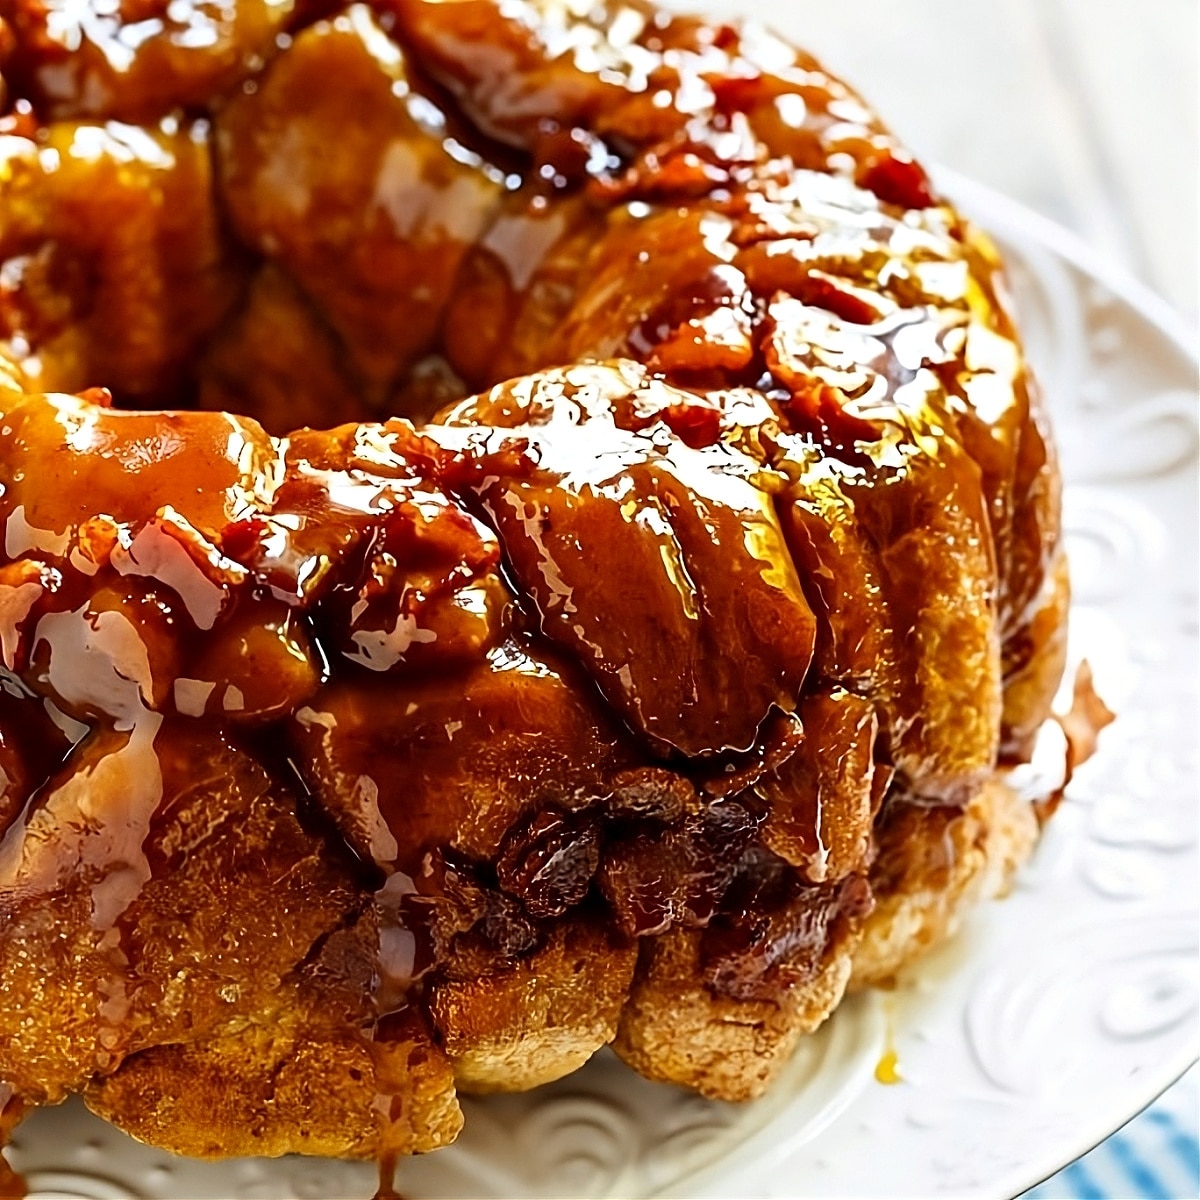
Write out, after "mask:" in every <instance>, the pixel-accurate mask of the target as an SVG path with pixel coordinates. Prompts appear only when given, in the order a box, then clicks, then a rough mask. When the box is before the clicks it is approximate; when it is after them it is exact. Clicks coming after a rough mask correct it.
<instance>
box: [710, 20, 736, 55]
mask: <svg viewBox="0 0 1200 1200" xmlns="http://www.w3.org/2000/svg"><path fill="white" fill-rule="evenodd" d="M739 41H740V39H739V36H738V31H737V27H736V26H734V25H728V24H724V25H718V26H717V28H716V29H714V30H713V39H712V44H713V45H714V46H715V47H716V48H717V49H718V50H726V51H729V50H733V49H735V48H736V47H737V45H738V43H739Z"/></svg>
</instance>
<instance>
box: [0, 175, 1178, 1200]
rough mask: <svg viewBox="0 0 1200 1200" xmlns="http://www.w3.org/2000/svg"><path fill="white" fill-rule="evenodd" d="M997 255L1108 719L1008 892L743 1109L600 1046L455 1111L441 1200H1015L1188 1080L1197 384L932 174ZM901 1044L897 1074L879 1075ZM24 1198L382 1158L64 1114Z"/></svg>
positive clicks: (412, 1165) (37, 1154)
mask: <svg viewBox="0 0 1200 1200" xmlns="http://www.w3.org/2000/svg"><path fill="white" fill-rule="evenodd" d="M940 180H941V183H942V185H943V186H944V187H945V188H946V190H947V191H948V192H950V194H951V195H953V196H954V198H955V199H956V200H957V201H958V202H959V204H960V205H961V207H962V208H964V209H965V210H966V211H967V212H968V213H969V214H970V215H972V216H974V217H975V218H976V219H978V221H979V222H980V223H981V224H982V225H984V226H985V227H986V228H988V229H989V230H991V231H992V232H993V233H994V235H995V236H996V237H997V238H998V240H999V241H1000V242H1001V244H1002V246H1003V247H1004V249H1005V251H1006V254H1007V257H1008V260H1009V263H1010V268H1011V276H1012V282H1013V286H1014V290H1015V292H1016V295H1017V300H1018V304H1019V306H1020V309H1021V314H1022V327H1023V330H1024V333H1025V336H1026V341H1027V344H1028V350H1029V355H1030V358H1031V359H1032V361H1033V362H1034V364H1035V366H1036V368H1037V370H1038V373H1039V376H1040V378H1041V380H1042V383H1043V386H1044V388H1045V391H1046V393H1047V396H1048V398H1049V402H1050V407H1051V411H1052V414H1053V419H1054V424H1055V430H1056V434H1057V438H1058V443H1059V446H1060V449H1061V453H1062V461H1063V469H1064V475H1065V479H1066V490H1065V520H1066V527H1067V536H1068V540H1069V547H1070V551H1071V556H1072V568H1073V581H1074V591H1075V602H1074V605H1073V609H1072V628H1071V654H1072V661H1073V662H1077V661H1078V660H1079V659H1080V658H1084V657H1086V658H1087V659H1088V660H1089V661H1090V663H1091V664H1092V666H1093V668H1094V671H1095V676H1096V682H1097V686H1098V688H1099V690H1100V692H1101V694H1102V695H1103V696H1104V698H1105V699H1106V700H1107V701H1108V703H1109V704H1110V706H1112V707H1113V708H1114V709H1116V710H1117V712H1118V713H1119V714H1120V715H1119V720H1118V721H1117V723H1116V724H1115V725H1113V726H1112V727H1110V728H1109V729H1108V730H1106V731H1105V732H1104V734H1103V735H1102V738H1101V745H1100V750H1099V752H1098V753H1097V755H1096V756H1095V758H1094V759H1092V760H1091V761H1090V762H1089V763H1087V764H1086V765H1085V766H1084V767H1083V768H1082V769H1081V770H1080V771H1079V773H1078V775H1077V776H1076V778H1075V780H1074V781H1073V782H1072V784H1071V786H1070V789H1069V791H1068V794H1067V801H1066V802H1065V803H1064V804H1063V806H1062V808H1061V809H1060V811H1059V812H1058V814H1057V816H1056V817H1055V819H1054V821H1053V822H1052V823H1051V825H1050V827H1049V829H1048V831H1047V834H1046V837H1045V839H1044V840H1043V843H1042V845H1041V846H1040V847H1039V849H1038V851H1037V854H1036V857H1035V859H1034V861H1033V862H1032V863H1031V864H1030V866H1029V868H1028V869H1027V870H1026V871H1025V872H1024V873H1023V875H1022V876H1021V879H1020V882H1019V884H1018V886H1017V889H1016V891H1015V893H1014V894H1013V895H1012V896H1011V897H1010V898H1009V899H1008V900H1006V901H1004V902H1003V903H1000V904H993V905H989V906H987V907H986V909H985V910H983V911H981V912H979V913H978V914H976V915H975V917H974V918H973V919H972V920H971V921H970V922H969V923H968V925H967V927H966V928H965V929H964V931H963V932H962V934H961V935H960V936H959V938H957V939H956V940H955V941H954V943H953V944H951V945H949V946H947V947H946V948H945V949H944V950H942V951H941V952H939V953H938V954H937V955H935V956H934V957H933V958H931V959H929V960H927V961H926V962H925V963H924V964H922V965H921V967H920V969H919V970H918V971H916V972H914V973H913V976H912V978H911V979H910V980H909V981H907V982H906V983H905V984H903V986H901V987H900V988H899V989H897V990H896V991H895V992H892V993H889V994H873V995H866V996H859V997H855V998H853V999H851V1000H850V1001H848V1002H847V1003H846V1004H845V1005H843V1007H842V1008H841V1009H840V1010H839V1011H838V1013H837V1014H836V1016H835V1018H834V1019H833V1020H832V1021H830V1022H829V1024H828V1025H827V1026H826V1027H825V1028H824V1029H823V1030H822V1031H821V1032H820V1033H819V1034H817V1035H816V1036H814V1037H812V1038H810V1039H809V1040H808V1041H807V1042H806V1043H805V1044H804V1045H803V1046H802V1047H801V1050H800V1052H799V1053H798V1054H797V1055H796V1058H795V1060H794V1061H793V1062H792V1063H791V1065H790V1066H789V1068H788V1069H787V1071H786V1073H785V1075H784V1077H783V1078H782V1079H781V1080H780V1082H779V1084H778V1085H777V1086H776V1088H775V1089H774V1090H773V1092H772V1093H771V1094H770V1095H769V1096H768V1097H766V1098H765V1099H763V1100H760V1101H756V1102H754V1103H752V1104H747V1105H741V1106H738V1105H731V1104H721V1103H714V1102H708V1101H704V1100H702V1099H700V1098H699V1097H696V1096H693V1095H690V1094H688V1093H686V1092H684V1091H682V1090H680V1089H676V1088H671V1087H666V1086H661V1085H656V1084H651V1083H648V1082H646V1081H645V1080H642V1079H640V1078H638V1077H636V1076H634V1075H633V1074H632V1073H631V1072H629V1071H627V1070H626V1069H625V1068H624V1067H623V1066H622V1065H621V1064H620V1063H619V1062H618V1061H617V1060H616V1059H615V1058H614V1057H613V1056H611V1055H609V1054H608V1053H604V1054H601V1055H598V1056H597V1058H596V1059H595V1060H593V1062H592V1063H590V1064H589V1065H588V1066H587V1067H586V1068H584V1070H582V1071H581V1072H579V1073H577V1074H576V1075H574V1076H572V1077H570V1078H568V1079H565V1080H562V1081H561V1082H559V1083H557V1084H554V1085H551V1086H549V1087H545V1088H542V1089H539V1090H538V1091H536V1092H533V1093H529V1094H527V1095H523V1096H509V1097H497V1098H492V1099H489V1100H470V1099H468V1100H466V1101H465V1103H464V1108H465V1109H466V1114H467V1123H466V1129H465V1131H464V1132H463V1134H462V1136H461V1137H460V1139H459V1141H458V1143H457V1145H455V1146H454V1147H451V1148H450V1149H448V1150H443V1151H439V1152H438V1153H436V1154H432V1155H429V1156H426V1157H424V1158H421V1159H415V1160H412V1161H410V1162H407V1163H405V1164H404V1165H403V1166H402V1168H401V1171H400V1176H399V1185H400V1187H401V1189H402V1190H403V1191H404V1193H405V1195H406V1196H407V1197H411V1198H412V1200H421V1198H430V1200H432V1198H434V1197H455V1198H458V1200H463V1198H464V1197H485V1196H486V1197H541V1196H553V1197H568V1196H570V1197H601V1196H605V1197H614V1196H615V1197H649V1196H689V1197H690V1196H696V1197H699V1196H704V1197H709V1196H712V1197H717V1196H725V1197H731V1196H737V1197H751V1196H755V1197H757V1196H791V1197H835V1196H837V1197H870V1196H887V1197H907V1196H914V1197H916V1196H922V1197H925V1196H938V1195H943V1196H953V1197H957V1198H960V1200H973V1198H976V1197H978V1198H984V1197H988V1198H996V1197H999V1198H1005V1197H1012V1196H1015V1195H1017V1194H1018V1193H1020V1192H1021V1191H1023V1190H1025V1189H1026V1188H1027V1187H1029V1186H1031V1185H1032V1184H1034V1183H1036V1182H1038V1181H1039V1180H1041V1179H1042V1178H1044V1177H1046V1176H1048V1175H1050V1174H1052V1173H1053V1172H1054V1171H1055V1170H1057V1169H1058V1168H1059V1167H1061V1166H1063V1165H1064V1164H1065V1163H1067V1162H1069V1161H1071V1160H1072V1159H1074V1158H1075V1157H1077V1156H1078V1155H1079V1154H1081V1153H1083V1152H1084V1151H1086V1150H1087V1149H1089V1148H1090V1147H1091V1146H1092V1145H1094V1144H1095V1143H1097V1142H1098V1141H1100V1140H1101V1139H1102V1138H1104V1137H1105V1136H1106V1135H1107V1134H1108V1133H1110V1132H1111V1131H1113V1130H1114V1129H1116V1128H1117V1127H1118V1126H1120V1125H1121V1124H1122V1123H1123V1122H1124V1121H1126V1120H1127V1119H1128V1118H1129V1117H1130V1116H1132V1115H1133V1114H1134V1113H1136V1112H1137V1111H1139V1110H1140V1109H1141V1108H1142V1107H1143V1106H1144V1105H1146V1104H1147V1103H1148V1102H1149V1101H1150V1100H1152V1099H1153V1098H1154V1097H1155V1096H1156V1095H1157V1094H1158V1093H1159V1092H1160V1091H1162V1090H1163V1089H1164V1088H1165V1087H1166V1086H1167V1085H1168V1084H1169V1083H1170V1082H1171V1081H1172V1080H1174V1079H1175V1078H1176V1077H1177V1076H1179V1075H1180V1074H1181V1073H1182V1072H1183V1071H1184V1070H1185V1069H1186V1068H1187V1066H1188V1065H1189V1064H1190V1063H1191V1062H1192V1061H1194V1060H1195V1058H1196V1053H1197V1043H1198V1018H1197V1012H1198V1007H1197V1006H1198V996H1200V989H1198V976H1200V970H1198V960H1197V941H1198V937H1197V926H1198V917H1197V913H1198V900H1197V881H1198V879H1200V856H1198V852H1197V817H1198V813H1197V721H1198V715H1197V714H1198V709H1197V662H1198V657H1197V653H1198V651H1197V608H1198V603H1197V573H1198V571H1197V567H1198V564H1197V537H1198V534H1197V505H1198V499H1197V482H1198V475H1200V472H1198V468H1197V453H1198V449H1200V440H1198V433H1197V393H1196V383H1197V365H1196V357H1195V350H1194V348H1193V346H1192V345H1191V342H1190V334H1189V331H1187V330H1186V329H1185V328H1184V327H1183V326H1182V324H1181V323H1179V322H1178V321H1177V319H1176V318H1175V317H1174V316H1173V314H1172V313H1171V312H1170V311H1169V310H1167V309H1166V308H1165V306H1164V305H1162V303H1161V302H1160V301H1158V300H1157V299H1156V298H1155V297H1153V296H1152V295H1150V294H1149V293H1147V292H1145V291H1144V290H1143V289H1141V288H1140V287H1139V286H1137V285H1135V284H1133V283H1131V282H1129V281H1127V280H1125V279H1123V278H1121V277H1119V276H1118V275H1116V274H1114V273H1113V272H1112V271H1111V270H1110V269H1108V268H1107V267H1106V266H1105V264H1104V263H1102V262H1099V261H1097V260H1096V259H1095V258H1094V257H1093V256H1092V255H1091V254H1090V253H1089V252H1088V251H1087V250H1086V248H1084V247H1083V246H1082V245H1081V244H1080V243H1078V242H1077V241H1076V240H1075V239H1074V238H1073V237H1072V236H1071V235H1069V234H1067V233H1066V232H1064V231H1063V230H1061V229H1059V228H1058V227H1056V226H1054V225H1052V224H1050V223H1049V222H1047V221H1045V220H1043V219H1041V218H1039V217H1037V216H1035V215H1033V214H1032V213H1029V212H1028V211H1026V210H1024V209H1023V208H1021V207H1020V206H1018V205H1016V204H1014V203H1013V202H1011V201H1008V200H1006V199H1004V198H1003V197H1000V196H997V195H996V194H994V193H992V192H990V191H988V190H986V189H984V188H982V187H980V186H979V185H977V184H973V183H971V182H969V181H967V180H964V179H961V178H959V177H957V176H953V175H951V174H949V173H946V172H943V173H942V174H941V177H940ZM888 1049H892V1050H894V1051H895V1053H896V1055H897V1057H898V1061H899V1069H900V1073H901V1075H902V1076H903V1081H902V1082H900V1083H898V1084H894V1085H890V1086H885V1085H883V1084H881V1083H879V1082H877V1081H876V1079H875V1068H876V1065H877V1064H878V1062H879V1060H880V1058H881V1056H882V1055H883V1054H884V1053H885V1051H886V1050H888ZM11 1155H12V1159H13V1162H14V1165H15V1166H16V1167H17V1168H18V1169H19V1170H21V1171H23V1172H25V1174H26V1175H27V1177H28V1180H29V1183H30V1185H31V1188H32V1195H33V1196H35V1197H91V1198H94V1200H119V1198H124V1197H145V1198H147V1200H150V1198H156V1200H157V1198H162V1200H183V1198H187V1200H202V1198H209V1197H211V1198H214V1200H216V1198H223V1200H234V1198H239V1197H247V1198H249V1197H258V1198H261V1200H268V1198H270V1200H276V1198H278V1200H304V1198H310V1197H311V1198H313V1200H332V1198H334V1197H367V1196H370V1195H371V1193H372V1191H373V1189H374V1186H375V1172H374V1169H373V1167H372V1166H370V1165H369V1164H362V1163H343V1162H332V1161H325V1160H311V1159H300V1158H289V1159H281V1160H265V1159H244V1160H238V1161H231V1162H223V1163H196V1162H189V1161H185V1160H182V1159H177V1158H174V1157H172V1156H170V1155H168V1154H164V1153H162V1152H160V1151H156V1150H151V1149H148V1148H146V1147H144V1146H140V1145H138V1144H137V1143H135V1142H133V1141H131V1140H129V1139H128V1138H125V1137H124V1136H122V1135H121V1134H119V1133H117V1132H116V1131H115V1130H113V1129H112V1128H111V1127H109V1126H107V1125H105V1124H104V1123H103V1122H101V1121H100V1120H99V1119H97V1118H95V1117H92V1116H90V1115H89V1114H88V1113H87V1112H86V1110H85V1109H84V1108H83V1107H82V1105H80V1104H78V1103H70V1104H67V1105H65V1106H63V1107H62V1108H60V1109H56V1110H46V1111H42V1112H38V1113H36V1114H34V1115H33V1116H32V1117H31V1118H30V1119H29V1120H28V1121H27V1122H26V1123H25V1124H24V1125H22V1126H21V1127H20V1129H19V1130H18V1131H17V1134H16V1137H15V1138H14V1143H13V1147H12V1151H11Z"/></svg>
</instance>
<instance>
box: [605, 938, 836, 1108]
mask: <svg viewBox="0 0 1200 1200" xmlns="http://www.w3.org/2000/svg"><path fill="white" fill-rule="evenodd" d="M701 937H702V935H701V934H699V933H695V932H690V931H687V930H682V929H680V930H672V931H671V932H670V933H668V934H665V935H663V936H662V937H660V938H656V939H655V940H654V941H652V942H647V943H646V945H645V947H644V949H643V951H642V959H641V961H640V963H639V964H638V973H637V978H636V980H635V981H634V985H633V990H632V991H631V992H630V995H629V1001H628V1003H627V1004H626V1005H625V1008H624V1011H623V1012H622V1014H621V1026H620V1029H619V1030H618V1032H617V1039H616V1041H615V1042H614V1043H613V1048H614V1049H615V1050H616V1052H617V1053H618V1054H619V1055H620V1056H621V1058H622V1059H624V1060H625V1062H627V1063H628V1064H629V1065H630V1066H631V1067H633V1069H634V1070H635V1071H638V1072H639V1073H640V1074H642V1075H645V1076H646V1077H647V1078H648V1079H658V1080H662V1081H663V1082H665V1083H680V1084H683V1085H684V1086H685V1087H690V1088H694V1089H695V1090H696V1091H698V1092H699V1093H700V1094H701V1095H704V1096H709V1097H711V1098H712V1099H715V1100H751V1099H753V1098H754V1097H755V1096H761V1095H762V1094H763V1092H765V1091H766V1090H767V1088H768V1087H770V1085H771V1081H772V1080H773V1079H774V1078H775V1076H776V1075H777V1074H778V1073H779V1071H780V1070H781V1069H782V1068H783V1067H784V1065H785V1064H786V1063H787V1061H788V1059H789V1058H790V1057H791V1055H792V1052H793V1051H794V1050H795V1048H796V1044H797V1042H798V1041H799V1040H800V1038H801V1037H802V1036H803V1035H804V1034H806V1033H812V1032H813V1031H814V1030H815V1029H817V1028H818V1027H819V1026H820V1025H821V1024H822V1023H823V1022H824V1021H825V1019H826V1018H827V1017H828V1016H829V1015H830V1014H831V1013H832V1012H833V1010H834V1009H835V1008H836V1007H837V1005H838V1003H839V1001H840V1000H841V998H842V994H843V992H844V991H845V989H846V984H847V982H848V981H849V979H850V961H851V952H852V950H853V946H854V943H855V942H856V941H857V936H856V934H853V933H850V932H849V931H847V932H846V933H844V934H843V935H842V936H841V938H839V939H837V940H836V941H835V942H834V943H833V944H831V945H830V947H829V948H828V949H827V950H826V952H825V955H824V956H823V958H822V960H821V962H820V964H819V966H818V968H817V971H816V973H815V975H813V977H812V978H811V979H809V980H807V981H806V982H804V983H802V984H797V985H795V986H793V987H790V988H788V989H787V990H786V991H784V992H783V993H782V994H781V995H780V997H779V998H778V999H776V1000H734V999H731V998H729V997H725V996H719V995H714V994H713V992H712V991H711V989H710V988H709V987H707V986H706V985H705V984H704V983H703V982H702V981H701V978H702V977H701V972H700V969H699V957H700V941H701Z"/></svg>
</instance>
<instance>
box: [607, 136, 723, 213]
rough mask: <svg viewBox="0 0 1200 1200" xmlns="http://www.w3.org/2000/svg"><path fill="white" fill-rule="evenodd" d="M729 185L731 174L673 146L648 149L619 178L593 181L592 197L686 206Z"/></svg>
mask: <svg viewBox="0 0 1200 1200" xmlns="http://www.w3.org/2000/svg"><path fill="white" fill-rule="evenodd" d="M729 183H730V175H729V171H728V170H727V169H726V168H725V167H723V166H716V165H714V164H713V163H710V162H707V161H705V159H703V158H702V157H701V156H700V155H699V154H697V153H696V148H695V147H691V148H687V149H684V148H681V147H677V146H669V147H666V148H663V147H657V148H655V149H653V150H648V151H647V152H646V153H644V154H642V155H641V156H640V157H639V158H638V160H637V161H636V162H635V163H634V164H633V165H632V166H630V167H629V168H628V169H627V170H626V171H625V172H624V173H622V174H621V175H619V176H617V177H616V178H609V177H607V176H599V177H594V178H592V179H591V180H590V181H589V182H588V194H589V195H590V196H592V197H593V198H595V199H597V200H599V201H600V202H602V203H607V204H616V203H620V202H622V201H625V200H635V199H640V200H666V201H669V202H671V203H682V202H683V201H684V200H688V199H699V198H700V197H702V196H707V195H708V194H709V193H710V192H712V191H714V190H715V189H716V188H719V187H726V186H728V184H729Z"/></svg>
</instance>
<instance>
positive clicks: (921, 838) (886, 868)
mask: <svg viewBox="0 0 1200 1200" xmlns="http://www.w3.org/2000/svg"><path fill="white" fill-rule="evenodd" d="M1038 832H1039V830H1038V821H1037V817H1036V815H1035V814H1034V810H1033V807H1032V806H1031V805H1030V804H1029V802H1028V801H1027V800H1024V799H1022V798H1021V797H1020V796H1018V795H1017V794H1016V793H1015V792H1014V791H1013V790H1012V789H1011V788H1010V787H1008V786H1007V784H1005V783H1004V782H1003V780H1001V779H994V780H991V781H989V782H988V783H986V784H985V785H984V786H983V787H982V788H980V790H979V791H978V792H977V793H976V794H975V796H974V797H972V799H971V801H970V802H969V803H968V804H967V805H966V807H965V808H963V809H959V808H944V807H927V806H922V805H916V804H899V805H896V806H895V809H894V811H892V812H891V813H889V814H887V816H885V818H884V821H883V824H882V826H881V827H880V830H879V835H878V836H879V856H878V858H877V860H876V863H877V865H876V869H875V871H874V872H873V873H872V877H871V883H872V887H873V890H874V893H875V911H874V912H872V913H871V915H870V916H869V917H868V918H867V919H866V922H865V924H864V926H863V931H862V940H861V941H860V942H859V944H858V947H857V949H856V950H855V953H854V974H853V978H852V980H851V986H852V987H869V986H875V985H887V984H890V983H891V982H892V981H893V980H894V979H895V977H896V975H897V974H898V972H900V971H901V970H902V969H903V968H904V967H907V966H908V965H909V964H910V963H913V962H914V961H916V960H917V959H919V958H920V957H921V956H922V955H923V954H925V953H927V952H928V951H929V950H932V949H934V948H935V947H937V946H939V945H941V944H942V943H944V942H945V941H947V940H948V939H949V938H951V937H953V936H954V934H955V933H957V932H958V929H959V926H960V925H961V923H962V920H963V917H964V916H965V915H966V914H967V913H968V912H970V910H971V909H972V908H974V907H975V906H976V905H977V904H978V903H979V902H980V901H981V900H990V899H994V898H996V897H999V896H1003V895H1005V894H1006V893H1007V891H1008V889H1009V887H1010V886H1011V884H1012V879H1013V876H1014V875H1015V873H1016V871H1017V869H1018V868H1019V867H1021V866H1022V864H1024V863H1025V862H1026V860H1027V859H1028V858H1029V856H1030V854H1032V853H1033V849H1034V846H1035V845H1036V844H1037V837H1038Z"/></svg>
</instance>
